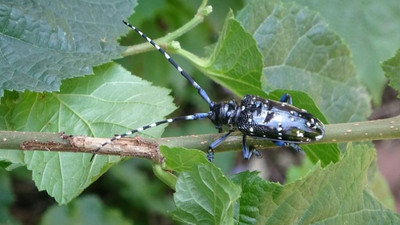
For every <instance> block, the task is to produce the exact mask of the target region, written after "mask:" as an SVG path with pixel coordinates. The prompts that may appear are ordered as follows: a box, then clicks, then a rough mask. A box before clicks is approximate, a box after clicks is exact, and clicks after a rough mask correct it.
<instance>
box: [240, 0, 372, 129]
mask: <svg viewBox="0 0 400 225" xmlns="http://www.w3.org/2000/svg"><path fill="white" fill-rule="evenodd" d="M237 19H238V20H239V21H240V22H241V23H242V25H243V27H244V28H245V29H246V30H247V31H248V32H250V33H251V34H252V35H253V37H254V39H255V40H256V42H257V46H258V49H259V50H260V51H261V53H262V54H263V56H264V68H263V75H262V78H261V80H262V89H263V90H264V91H266V92H270V91H272V90H274V89H290V90H299V91H304V92H306V93H307V94H309V95H310V96H311V97H312V98H313V100H314V101H315V103H316V104H317V106H318V107H319V108H320V109H321V110H322V112H323V113H324V115H325V116H326V117H327V119H328V121H329V122H346V121H355V120H364V119H366V118H367V117H368V116H369V114H370V112H371V109H370V104H369V96H368V93H367V92H366V90H365V89H364V88H363V87H362V86H361V85H360V84H359V82H358V80H357V77H356V72H355V69H354V65H353V62H352V61H351V55H350V51H349V49H348V48H347V46H346V45H345V44H344V43H343V42H342V40H341V39H340V37H338V36H337V35H336V34H335V33H333V32H332V31H330V30H329V29H328V27H327V25H326V24H325V22H324V21H323V20H322V18H321V17H320V16H319V15H318V14H316V13H314V12H311V11H310V10H307V9H305V8H302V7H299V6H296V5H295V4H293V3H291V4H282V3H279V2H278V1H265V0H257V1H250V2H248V4H247V5H246V6H245V7H244V8H243V9H242V10H241V11H240V13H239V14H238V15H237ZM344 96H346V97H344ZM343 109H346V110H343Z"/></svg>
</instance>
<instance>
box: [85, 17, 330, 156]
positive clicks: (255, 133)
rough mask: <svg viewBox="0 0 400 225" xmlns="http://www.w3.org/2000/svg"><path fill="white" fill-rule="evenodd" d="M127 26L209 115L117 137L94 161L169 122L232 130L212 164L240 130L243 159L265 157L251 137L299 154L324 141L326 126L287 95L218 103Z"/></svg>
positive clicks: (214, 145) (216, 143)
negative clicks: (190, 88) (112, 147)
mask: <svg viewBox="0 0 400 225" xmlns="http://www.w3.org/2000/svg"><path fill="white" fill-rule="evenodd" d="M123 23H124V24H125V25H127V26H128V27H130V28H131V29H133V30H134V31H135V32H136V33H138V34H139V35H140V36H141V37H142V38H144V39H145V40H146V41H147V42H149V43H150V44H151V45H153V46H154V47H155V48H156V49H157V50H158V51H159V52H160V53H161V54H162V55H163V56H164V57H165V58H166V59H167V60H168V61H169V62H170V63H171V64H172V65H173V66H174V67H175V68H176V70H178V71H179V73H180V74H181V75H182V76H183V77H184V78H186V79H187V80H188V81H189V83H190V84H191V85H192V86H193V87H194V88H195V89H196V90H197V92H198V93H199V95H200V96H201V97H202V98H203V99H204V101H205V102H207V104H208V105H209V107H210V110H209V112H206V113H195V114H193V115H187V116H179V117H174V118H170V119H166V120H161V121H158V122H155V123H152V124H149V125H146V126H143V127H139V128H137V129H134V130H131V131H128V132H126V133H125V134H121V135H117V136H115V137H113V138H111V139H110V140H108V141H107V142H104V143H103V144H101V145H100V146H99V147H98V148H97V149H96V150H95V151H94V154H93V156H92V158H91V160H93V158H94V156H95V154H96V153H97V152H98V151H99V150H100V149H101V148H102V147H104V146H105V145H107V144H110V143H111V142H113V141H116V140H118V139H121V138H122V137H125V136H127V135H131V134H134V133H137V132H140V131H143V130H146V129H149V128H152V127H156V126H158V125H161V124H165V123H173V122H176V121H181V120H184V121H186V120H200V119H206V118H208V119H210V120H211V122H212V123H213V124H214V125H215V127H216V129H218V131H219V132H220V133H221V132H222V131H223V127H224V126H226V127H228V129H229V131H228V132H227V133H225V134H224V135H222V136H221V137H219V138H218V139H217V140H215V141H213V142H212V143H211V144H210V145H209V149H208V153H207V159H208V160H209V161H210V162H212V161H213V159H214V149H216V148H217V147H218V146H219V145H220V144H221V143H222V142H223V141H225V140H226V138H227V137H228V136H229V135H230V134H231V133H232V132H233V131H235V130H236V129H238V130H239V131H240V132H241V133H242V134H243V140H242V151H243V158H244V159H246V160H247V159H250V158H251V156H252V154H254V155H256V156H259V157H261V154H260V153H259V152H258V151H257V150H256V149H254V148H253V147H252V146H250V147H249V146H248V145H247V142H246V138H247V136H251V137H255V138H263V139H268V140H271V141H272V142H274V143H275V144H276V145H278V146H281V147H291V148H293V149H295V150H296V151H301V147H300V146H299V144H300V143H304V142H312V141H318V140H321V139H322V138H323V137H324V134H325V127H324V124H323V123H322V122H321V121H320V120H319V119H318V118H316V117H315V116H313V115H312V114H310V113H308V112H307V111H306V110H304V109H299V108H297V107H295V106H293V105H292V97H291V96H290V95H289V94H287V93H286V94H284V95H283V96H282V97H281V99H280V101H274V100H270V99H265V98H261V97H259V96H254V95H246V96H244V97H243V99H242V101H241V102H240V104H238V103H237V102H236V101H234V100H230V101H227V102H214V101H211V99H210V98H209V97H208V95H207V93H206V91H205V90H204V89H203V88H202V87H200V85H198V84H197V83H196V81H194V80H193V78H192V77H191V76H190V75H189V74H188V73H186V72H185V71H184V70H183V69H182V68H181V67H180V66H179V65H178V64H177V63H176V62H175V61H174V60H173V59H172V58H171V56H170V55H168V53H166V52H165V51H164V49H162V48H161V47H160V46H159V45H157V44H156V43H154V41H153V40H151V39H150V38H148V37H147V36H146V35H145V34H144V33H142V32H141V31H140V30H138V29H137V28H136V27H134V26H132V25H131V24H129V23H128V22H126V21H123Z"/></svg>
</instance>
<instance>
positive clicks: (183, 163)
mask: <svg viewBox="0 0 400 225" xmlns="http://www.w3.org/2000/svg"><path fill="white" fill-rule="evenodd" d="M160 151H161V154H162V155H163V156H164V158H165V168H164V169H166V170H173V171H176V172H182V171H190V170H192V168H193V166H194V165H196V164H199V163H203V164H204V163H208V161H207V159H206V156H205V153H204V152H202V151H200V150H196V149H186V148H169V147H167V146H164V145H163V146H161V147H160Z"/></svg>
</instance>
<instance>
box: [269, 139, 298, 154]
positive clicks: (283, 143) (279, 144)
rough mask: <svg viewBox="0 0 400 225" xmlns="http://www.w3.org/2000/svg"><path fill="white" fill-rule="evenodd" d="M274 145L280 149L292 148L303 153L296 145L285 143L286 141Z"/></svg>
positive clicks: (276, 142)
mask: <svg viewBox="0 0 400 225" xmlns="http://www.w3.org/2000/svg"><path fill="white" fill-rule="evenodd" d="M274 143H275V144H276V145H278V146H280V147H290V148H292V149H294V150H295V151H296V152H303V150H302V149H301V147H300V146H299V145H298V144H295V143H289V142H284V141H274Z"/></svg>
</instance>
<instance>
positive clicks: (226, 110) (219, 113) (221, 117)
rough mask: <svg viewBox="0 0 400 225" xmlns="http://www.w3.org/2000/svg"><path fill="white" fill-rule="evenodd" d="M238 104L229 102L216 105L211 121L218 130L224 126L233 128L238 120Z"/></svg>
mask: <svg viewBox="0 0 400 225" xmlns="http://www.w3.org/2000/svg"><path fill="white" fill-rule="evenodd" d="M237 110H238V106H237V103H236V102H235V101H233V100H230V101H229V102H222V103H215V104H214V106H213V108H211V111H210V120H211V121H212V122H213V123H214V124H215V126H216V127H217V128H220V127H222V126H223V125H226V126H231V125H234V124H235V123H236V120H237Z"/></svg>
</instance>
